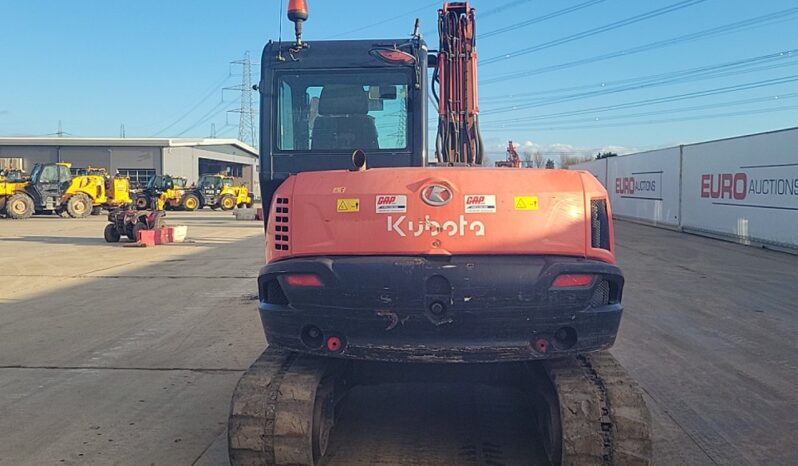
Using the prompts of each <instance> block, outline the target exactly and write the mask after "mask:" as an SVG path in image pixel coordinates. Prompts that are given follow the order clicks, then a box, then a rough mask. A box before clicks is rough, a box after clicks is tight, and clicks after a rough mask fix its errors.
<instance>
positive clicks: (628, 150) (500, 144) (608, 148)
mask: <svg viewBox="0 0 798 466" xmlns="http://www.w3.org/2000/svg"><path fill="white" fill-rule="evenodd" d="M513 146H514V147H515V148H516V150H517V151H519V152H520V153H522V154H523V153H524V152H537V151H540V152H542V153H543V156H544V157H545V158H547V159H552V160H554V162H555V163H557V164H559V162H560V157H561V156H563V155H575V156H580V157H582V156H585V157H586V156H589V155H591V156H593V155H596V154H598V153H599V152H615V153H616V154H618V155H624V154H632V153H634V152H639V150H638V149H636V148H634V147H626V146H619V145H612V144H611V145H605V146H600V147H599V146H596V147H585V146H577V145H573V144H567V143H553V144H541V143H537V142H535V141H524V142H520V143H519V142H516V141H513ZM485 148H486V150H485V159H486V161H485V163H484V165H486V166H492V165H493V164H494V162H496V161H497V160H504V159H505V157H506V149H507V142H506V141H501V140H499V139H498V138H495V137H493V138H486V139H485Z"/></svg>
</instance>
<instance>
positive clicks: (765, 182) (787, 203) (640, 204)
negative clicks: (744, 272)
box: [572, 128, 798, 249]
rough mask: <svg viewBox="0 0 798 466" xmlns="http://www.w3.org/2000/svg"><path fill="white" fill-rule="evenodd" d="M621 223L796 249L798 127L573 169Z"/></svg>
mask: <svg viewBox="0 0 798 466" xmlns="http://www.w3.org/2000/svg"><path fill="white" fill-rule="evenodd" d="M572 168H573V169H581V170H587V171H589V172H591V173H593V175H594V176H595V177H596V178H598V180H599V181H601V182H602V184H604V186H605V187H606V188H607V191H608V192H609V194H610V201H611V203H612V207H613V213H614V214H615V215H617V216H619V217H622V218H629V219H634V220H639V221H643V222H646V223H651V224H654V225H660V226H666V227H675V228H680V229H682V230H685V231H690V232H694V233H703V234H709V235H714V236H722V237H726V238H729V239H733V240H736V241H739V242H742V243H746V244H751V243H756V244H761V245H765V246H778V247H787V248H797V249H798V128H793V129H787V130H781V131H774V132H770V133H761V134H754V135H750V136H742V137H737V138H731V139H723V140H719V141H711V142H705V143H699V144H689V145H683V146H679V147H673V148H669V149H662V150H656V151H650V152H642V153H638V154H631V155H625V156H621V157H610V158H606V159H601V160H595V161H591V162H586V163H583V164H579V165H574V166H573V167H572Z"/></svg>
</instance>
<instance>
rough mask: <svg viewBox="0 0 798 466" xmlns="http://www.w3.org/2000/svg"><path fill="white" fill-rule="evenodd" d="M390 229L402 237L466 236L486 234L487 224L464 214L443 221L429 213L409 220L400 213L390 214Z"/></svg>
mask: <svg viewBox="0 0 798 466" xmlns="http://www.w3.org/2000/svg"><path fill="white" fill-rule="evenodd" d="M388 231H392V232H394V233H396V234H397V235H399V236H401V237H405V236H410V235H413V236H415V237H416V238H417V237H419V236H421V235H423V234H425V233H427V234H429V235H430V236H438V235H448V236H465V235H466V234H467V233H468V232H473V234H474V236H485V224H484V223H482V222H480V221H479V220H473V221H470V220H468V219H467V218H465V216H463V215H461V216H460V217H459V218H458V219H457V220H456V221H455V220H446V221H443V222H440V221H437V220H434V219H432V218H430V216H429V215H425V216H424V218H423V219H419V220H415V221H414V220H410V221H407V217H405V216H404V215H400V216H399V217H397V218H393V216H391V215H389V216H388Z"/></svg>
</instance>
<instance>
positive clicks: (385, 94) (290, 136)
mask: <svg viewBox="0 0 798 466" xmlns="http://www.w3.org/2000/svg"><path fill="white" fill-rule="evenodd" d="M295 48H296V44H294V43H286V42H269V43H268V44H267V45H266V47H265V48H264V51H263V56H262V79H261V82H260V84H259V89H260V92H261V95H262V99H263V102H264V105H262V106H261V110H260V111H261V115H260V116H261V118H260V122H261V123H260V124H261V127H260V134H261V138H262V141H261V154H262V155H261V159H262V163H261V167H262V170H261V173H260V177H261V190H262V195H263V197H262V198H263V202H264V205H268V204H269V202H270V201H271V198H272V194H273V192H274V190H275V188H276V187H277V186H278V185H279V184H280V183H282V181H283V180H285V179H286V178H287V177H288V176H289V175H293V174H296V173H301V172H306V171H318V170H334V169H339V170H340V169H349V168H352V154H353V152H354V151H355V150H361V151H363V153H365V155H366V157H367V161H368V162H367V163H368V167H369V168H377V167H421V166H424V165H426V163H427V162H426V160H427V129H426V125H427V121H426V120H427V113H426V112H427V107H426V104H425V102H426V99H427V91H426V87H427V83H426V81H427V78H426V76H427V71H426V70H427V47H426V44H425V43H424V41H423V40H421V39H420V38H411V39H393V40H354V41H325V42H314V43H313V46H312V47H306V48H301V49H300V50H298V51H297V50H295Z"/></svg>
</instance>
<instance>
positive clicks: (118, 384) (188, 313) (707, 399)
mask: <svg viewBox="0 0 798 466" xmlns="http://www.w3.org/2000/svg"><path fill="white" fill-rule="evenodd" d="M167 221H168V222H169V223H170V224H171V225H178V224H185V225H188V226H189V240H190V241H189V242H187V243H184V244H175V245H168V246H158V247H155V248H126V247H123V246H122V245H121V244H107V243H105V242H104V240H103V239H102V230H103V227H104V225H105V220H104V217H94V218H90V219H84V220H75V219H61V218H55V217H51V218H33V219H30V220H27V221H11V220H6V219H0V439H2V441H0V465H28V464H31V465H51V464H52V465H57V464H136V465H139V464H153V465H183V464H185V465H193V464H198V465H217V464H218V465H223V464H226V463H227V452H226V420H227V413H228V404H229V400H230V395H231V393H232V390H233V387H234V386H235V383H236V381H237V380H238V378H239V376H240V375H241V373H242V371H243V370H245V369H246V368H247V367H248V366H249V364H250V363H251V362H252V361H253V360H254V359H255V358H256V357H257V356H258V355H259V354H260V352H261V351H262V350H263V348H264V346H265V340H264V337H263V333H262V330H261V328H260V321H259V319H258V317H257V313H256V310H255V304H256V300H257V290H256V285H255V277H256V276H257V271H258V269H259V268H260V266H261V265H262V263H263V227H262V225H261V224H260V223H258V222H243V221H241V222H237V221H235V220H234V219H233V218H232V216H231V214H230V213H229V212H226V213H223V212H211V211H200V212H192V213H170V214H169V217H168V218H167ZM616 239H617V246H618V257H619V262H620V265H621V267H622V268H623V270H624V273H625V275H626V278H627V284H626V288H625V295H624V304H625V307H626V311H625V315H624V319H623V323H622V327H621V333H620V335H619V339H618V342H617V344H616V345H615V347H614V348H613V350H612V352H613V354H615V356H616V357H617V358H618V359H619V360H620V361H621V363H622V364H624V366H625V367H626V368H627V369H628V370H629V371H630V373H631V374H632V375H633V376H634V377H635V378H636V379H637V380H638V381H639V382H640V384H641V386H642V387H643V389H644V390H645V392H646V394H647V400H648V402H649V407H650V409H651V411H652V415H653V419H654V435H655V444H654V447H655V452H654V454H655V463H656V464H662V465H671V464H701V465H703V464H798V449H796V447H795V432H798V390H796V387H798V357H796V356H798V339H797V338H796V335H798V304H796V303H798V287H796V286H795V285H794V284H793V283H794V281H795V277H796V275H798V256H792V255H788V254H784V253H778V252H772V251H766V250H761V249H755V248H750V247H745V246H740V245H736V244H731V243H725V242H721V241H717V240H712V239H707V238H701V237H696V236H691V235H686V234H682V233H677V232H672V231H668V230H660V229H655V228H651V227H647V226H642V225H637V224H632V223H627V222H618V223H617V238H616ZM454 388H456V387H454ZM491 390H492V389H489V388H485V387H479V386H477V387H467V388H466V389H461V390H456V389H453V388H452V387H441V386H440V385H437V384H432V385H428V386H426V385H423V384H421V385H414V386H410V387H403V388H399V387H395V386H387V387H386V386H378V387H366V388H364V389H362V390H357V391H355V392H353V393H352V395H351V396H350V397H349V398H348V399H347V401H346V406H344V407H343V408H342V412H343V415H342V418H341V422H340V423H339V424H338V425H337V426H336V430H335V431H334V432H333V437H332V444H331V446H330V455H331V458H330V463H331V464H355V463H357V464H374V463H379V464H416V465H421V464H444V463H450V464H516V463H515V462H514V461H512V460H511V459H512V458H518V457H521V458H523V457H525V455H531V456H532V458H528V459H530V461H529V463H536V461H535V453H534V451H533V450H534V448H532V447H530V438H529V436H530V435H533V434H531V433H532V432H533V428H532V426H530V425H529V419H528V418H527V417H526V416H525V415H524V410H523V407H522V406H521V404H522V403H521V402H520V401H518V399H519V398H521V397H520V396H518V394H514V393H511V392H507V393H503V394H499V395H500V397H497V396H496V395H497V394H496V393H494V392H492V391H491ZM498 398H501V400H500V401H496V400H497V399H498ZM487 400H492V401H487ZM402 441H407V442H410V444H412V448H406V445H403V444H402ZM355 460H357V461H355Z"/></svg>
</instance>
